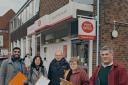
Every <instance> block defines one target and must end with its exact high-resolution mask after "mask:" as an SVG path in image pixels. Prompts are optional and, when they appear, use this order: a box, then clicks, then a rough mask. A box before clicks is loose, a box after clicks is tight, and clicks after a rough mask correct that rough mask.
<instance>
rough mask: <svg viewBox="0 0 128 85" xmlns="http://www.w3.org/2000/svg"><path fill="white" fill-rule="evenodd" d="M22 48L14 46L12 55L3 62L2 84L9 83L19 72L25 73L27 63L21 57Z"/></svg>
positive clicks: (0, 80) (0, 82)
mask: <svg viewBox="0 0 128 85" xmlns="http://www.w3.org/2000/svg"><path fill="white" fill-rule="evenodd" d="M20 55H21V49H20V48H19V47H15V48H13V52H12V55H11V57H9V58H8V59H6V60H4V61H3V62H2V64H1V70H0V85H8V83H9V82H10V80H11V79H13V77H14V76H15V75H16V74H17V73H18V72H22V73H24V74H25V64H24V63H23V61H22V59H21V58H20Z"/></svg>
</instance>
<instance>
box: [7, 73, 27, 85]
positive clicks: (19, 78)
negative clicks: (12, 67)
mask: <svg viewBox="0 0 128 85" xmlns="http://www.w3.org/2000/svg"><path fill="white" fill-rule="evenodd" d="M26 80H27V77H26V76H25V75H24V74H23V73H21V72H18V73H17V74H16V76H14V77H13V79H12V80H11V81H10V82H9V83H8V85H24V82H25V81H26Z"/></svg>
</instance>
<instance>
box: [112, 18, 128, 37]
mask: <svg viewBox="0 0 128 85" xmlns="http://www.w3.org/2000/svg"><path fill="white" fill-rule="evenodd" d="M117 25H118V26H119V25H120V26H124V25H125V26H128V23H126V22H119V21H115V20H114V22H113V31H112V37H113V38H117V37H118V31H117Z"/></svg>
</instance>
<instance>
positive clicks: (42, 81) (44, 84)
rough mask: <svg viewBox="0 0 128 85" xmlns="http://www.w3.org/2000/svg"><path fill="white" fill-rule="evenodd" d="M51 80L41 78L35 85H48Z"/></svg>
mask: <svg viewBox="0 0 128 85" xmlns="http://www.w3.org/2000/svg"><path fill="white" fill-rule="evenodd" d="M49 82H50V80H49V79H48V78H46V77H44V76H41V77H40V78H39V80H38V81H37V82H36V84H35V85H48V83H49Z"/></svg>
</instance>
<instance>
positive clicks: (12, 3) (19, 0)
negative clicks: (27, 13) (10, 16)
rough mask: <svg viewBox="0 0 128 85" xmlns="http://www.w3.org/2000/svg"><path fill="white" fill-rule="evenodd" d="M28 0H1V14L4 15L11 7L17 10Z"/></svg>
mask: <svg viewBox="0 0 128 85" xmlns="http://www.w3.org/2000/svg"><path fill="white" fill-rule="evenodd" d="M26 1H27V0H0V16H3V15H4V14H5V13H6V12H7V11H8V10H10V9H13V10H14V12H17V11H18V10H19V9H20V8H21V7H22V6H23V4H24V3H25V2H26Z"/></svg>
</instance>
